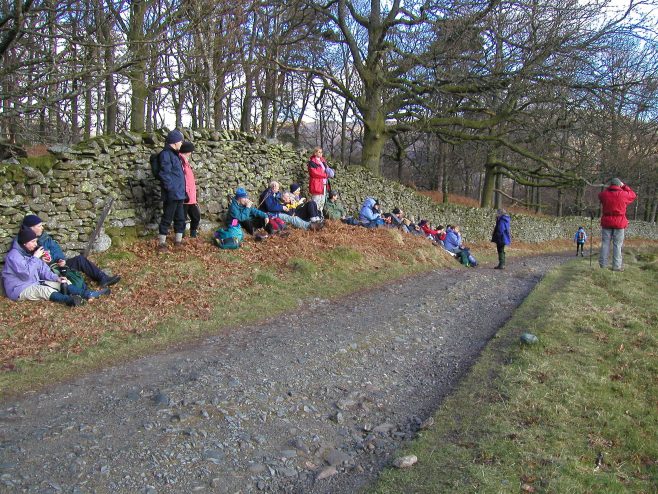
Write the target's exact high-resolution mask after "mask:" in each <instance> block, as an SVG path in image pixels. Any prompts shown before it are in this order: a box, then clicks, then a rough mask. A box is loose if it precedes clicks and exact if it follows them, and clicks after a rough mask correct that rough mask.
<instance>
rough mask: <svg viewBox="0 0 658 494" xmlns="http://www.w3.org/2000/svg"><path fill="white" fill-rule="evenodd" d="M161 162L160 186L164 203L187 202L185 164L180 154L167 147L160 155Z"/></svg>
mask: <svg viewBox="0 0 658 494" xmlns="http://www.w3.org/2000/svg"><path fill="white" fill-rule="evenodd" d="M158 160H159V161H160V184H161V185H162V200H163V201H184V200H185V197H186V196H185V175H184V173H183V162H182V161H181V158H180V156H179V155H178V152H177V151H176V150H174V149H173V148H172V147H171V146H169V145H166V146H165V147H164V149H163V150H162V152H161V153H160V154H159V155H158Z"/></svg>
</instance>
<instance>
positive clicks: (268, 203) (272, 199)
mask: <svg viewBox="0 0 658 494" xmlns="http://www.w3.org/2000/svg"><path fill="white" fill-rule="evenodd" d="M258 207H259V209H261V210H262V211H264V212H266V213H268V214H269V215H270V218H277V219H280V220H281V221H283V222H284V223H286V224H289V225H292V226H294V227H295V228H300V229H302V230H318V229H320V228H322V224H321V223H320V222H315V223H311V222H310V221H306V220H303V219H302V218H300V217H299V216H294V215H293V213H294V211H290V210H289V208H288V206H287V205H285V204H283V199H282V197H281V185H280V184H279V182H276V181H272V182H270V185H269V187H268V188H267V189H265V190H264V191H263V192H261V194H260V196H259V198H258Z"/></svg>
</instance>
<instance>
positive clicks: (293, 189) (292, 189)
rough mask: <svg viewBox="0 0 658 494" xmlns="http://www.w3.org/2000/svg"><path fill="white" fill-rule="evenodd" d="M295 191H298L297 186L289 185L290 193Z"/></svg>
mask: <svg viewBox="0 0 658 494" xmlns="http://www.w3.org/2000/svg"><path fill="white" fill-rule="evenodd" d="M297 190H299V184H290V192H292V193H293V194H294V193H295V191H297Z"/></svg>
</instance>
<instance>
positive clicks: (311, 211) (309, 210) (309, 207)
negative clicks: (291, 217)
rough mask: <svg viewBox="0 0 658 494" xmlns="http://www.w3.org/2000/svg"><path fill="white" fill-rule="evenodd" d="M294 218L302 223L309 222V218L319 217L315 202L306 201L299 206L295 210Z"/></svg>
mask: <svg viewBox="0 0 658 494" xmlns="http://www.w3.org/2000/svg"><path fill="white" fill-rule="evenodd" d="M295 216H299V217H300V218H301V219H303V220H304V221H311V218H315V217H316V216H317V217H319V216H320V213H319V212H318V205H317V204H316V203H315V201H306V202H305V203H304V204H302V205H301V206H297V207H296V208H295Z"/></svg>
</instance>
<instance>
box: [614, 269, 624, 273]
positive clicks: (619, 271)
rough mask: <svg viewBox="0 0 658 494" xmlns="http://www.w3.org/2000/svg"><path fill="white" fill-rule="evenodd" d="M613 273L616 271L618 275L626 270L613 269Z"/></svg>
mask: <svg viewBox="0 0 658 494" xmlns="http://www.w3.org/2000/svg"><path fill="white" fill-rule="evenodd" d="M612 270H613V271H616V272H617V273H623V272H624V268H612Z"/></svg>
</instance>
